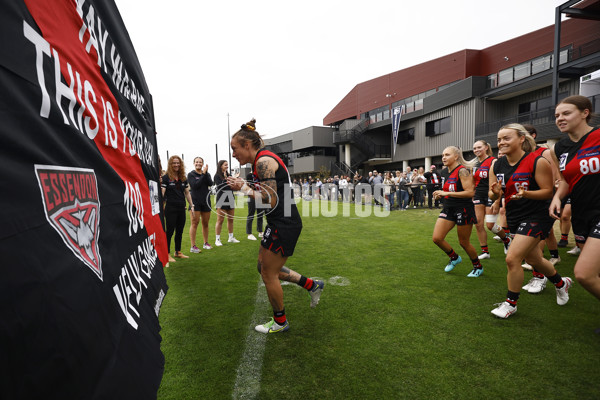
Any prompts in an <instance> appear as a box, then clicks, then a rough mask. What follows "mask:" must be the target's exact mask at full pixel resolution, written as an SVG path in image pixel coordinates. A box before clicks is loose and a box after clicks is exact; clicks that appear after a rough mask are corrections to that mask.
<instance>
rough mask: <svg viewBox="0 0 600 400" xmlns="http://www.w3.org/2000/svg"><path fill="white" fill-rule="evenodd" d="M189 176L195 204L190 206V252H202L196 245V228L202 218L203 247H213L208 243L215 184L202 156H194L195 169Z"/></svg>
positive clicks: (208, 248)
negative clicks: (211, 193)
mask: <svg viewBox="0 0 600 400" xmlns="http://www.w3.org/2000/svg"><path fill="white" fill-rule="evenodd" d="M187 178H188V183H189V185H190V193H191V195H192V200H193V202H194V206H195V209H194V210H192V209H191V208H190V216H191V221H190V222H191V224H190V242H191V245H192V247H191V249H190V252H192V253H200V249H199V248H198V247H197V246H196V230H197V229H198V223H199V222H200V220H202V238H203V240H204V245H203V246H202V247H203V248H204V249H206V250H210V249H211V246H210V244H208V222H209V221H210V214H211V210H212V206H211V201H210V187H211V186H212V185H213V184H214V183H213V180H212V178H211V176H210V174H209V173H208V164H204V159H203V158H202V157H196V158H194V170H193V171H191V172H190V173H189V174H188V176H187Z"/></svg>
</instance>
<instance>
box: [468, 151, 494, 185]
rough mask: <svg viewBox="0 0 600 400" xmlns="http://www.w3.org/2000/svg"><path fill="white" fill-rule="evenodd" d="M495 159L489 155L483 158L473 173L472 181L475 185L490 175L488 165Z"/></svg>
mask: <svg viewBox="0 0 600 400" xmlns="http://www.w3.org/2000/svg"><path fill="white" fill-rule="evenodd" d="M495 159H496V158H494V157H492V156H489V157H488V158H486V159H485V160H483V162H482V163H481V165H480V166H479V167H477V171H475V173H474V174H473V183H474V184H475V187H477V186H479V181H481V180H482V179H487V178H488V177H489V176H490V166H491V165H492V161H494V160H495Z"/></svg>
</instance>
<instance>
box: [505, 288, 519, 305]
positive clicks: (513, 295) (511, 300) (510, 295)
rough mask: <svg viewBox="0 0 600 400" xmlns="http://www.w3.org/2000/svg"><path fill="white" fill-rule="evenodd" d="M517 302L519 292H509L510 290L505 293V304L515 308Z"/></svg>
mask: <svg viewBox="0 0 600 400" xmlns="http://www.w3.org/2000/svg"><path fill="white" fill-rule="evenodd" d="M518 300H519V292H511V291H510V290H509V291H508V292H507V293H506V302H507V303H508V304H510V305H511V306H513V307H515V306H516V305H517V301H518Z"/></svg>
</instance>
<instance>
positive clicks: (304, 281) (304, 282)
mask: <svg viewBox="0 0 600 400" xmlns="http://www.w3.org/2000/svg"><path fill="white" fill-rule="evenodd" d="M314 284H315V282H314V281H313V280H312V279H310V278H307V277H305V276H304V275H300V282H298V286H302V287H303V288H304V289H306V290H310V289H312V288H313V286H314Z"/></svg>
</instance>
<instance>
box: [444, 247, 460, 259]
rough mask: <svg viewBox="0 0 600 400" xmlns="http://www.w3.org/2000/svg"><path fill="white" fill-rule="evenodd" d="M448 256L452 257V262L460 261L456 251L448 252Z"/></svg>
mask: <svg viewBox="0 0 600 400" xmlns="http://www.w3.org/2000/svg"><path fill="white" fill-rule="evenodd" d="M446 254H448V257H450V260H452V261H454V260H457V259H458V254H456V252H455V251H454V249H450V251H447V252H446Z"/></svg>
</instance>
